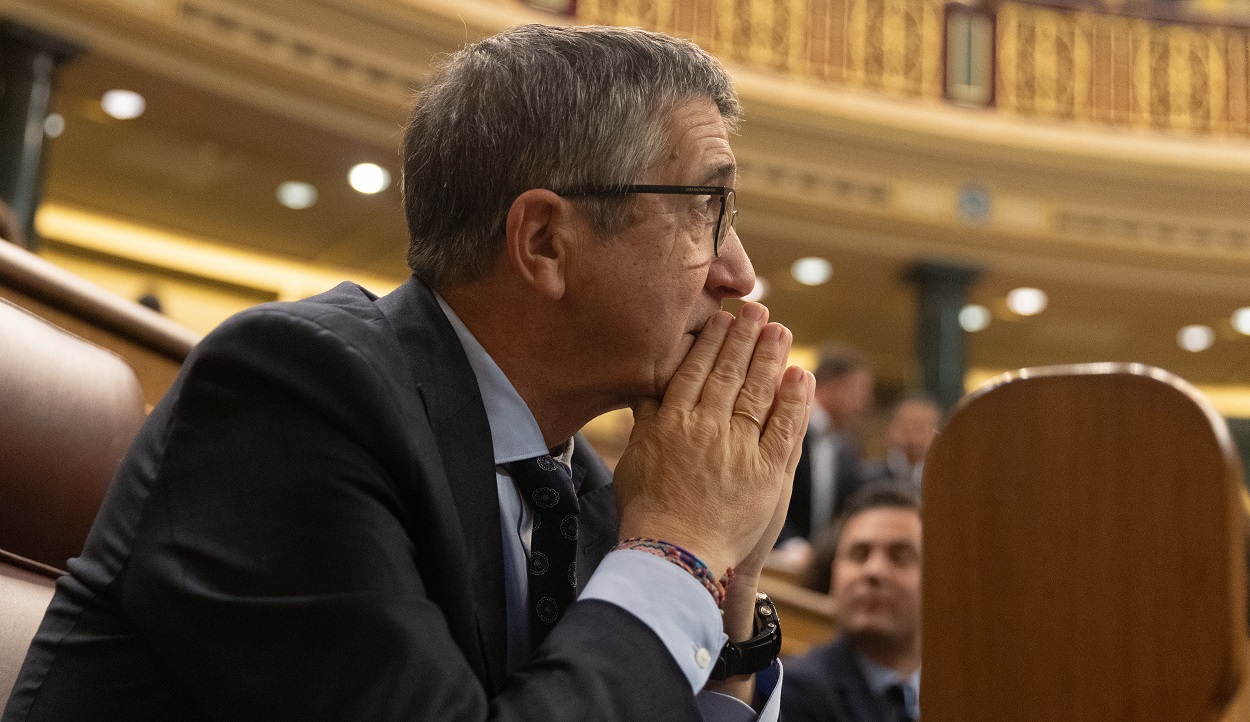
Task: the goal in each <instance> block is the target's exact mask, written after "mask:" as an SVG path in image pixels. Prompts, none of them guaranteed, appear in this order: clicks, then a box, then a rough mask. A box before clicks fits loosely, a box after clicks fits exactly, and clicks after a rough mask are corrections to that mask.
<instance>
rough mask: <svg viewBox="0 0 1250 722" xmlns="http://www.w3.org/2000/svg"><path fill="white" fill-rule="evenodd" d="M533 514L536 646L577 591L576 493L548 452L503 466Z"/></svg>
mask: <svg viewBox="0 0 1250 722" xmlns="http://www.w3.org/2000/svg"><path fill="white" fill-rule="evenodd" d="M504 468H506V469H507V470H508V473H509V474H511V475H512V480H513V481H514V482H515V483H516V485H517V488H518V489H520V491H521V495H522V496H523V497H525V500H526V501H527V502H528V503H529V505H530V508H531V509H532V510H533V512H534V533H533V536H532V538H531V539H530V563H529V588H530V589H529V612H530V645H531V647H533V648H537V647H538V645H539V644H541V643H542V641H543V640H544V639H546V638H547V634H548V633H549V632H550V631H551V630H552V628H554V627H555V625H556V622H558V621H560V617H561V616H563V614H564V610H566V609H568V607H569V605H570V604H572V603H573V600H574V598H575V597H576V591H577V572H576V569H575V560H576V557H577V492H576V490H575V489H574V488H573V479H572V477H571V476H570V475H569V471H568V469H566V468H565V467H564V465H563V464H561V463H560V462H558V461H556V460H555V459H553V458H551V456H550V455H547V454H544V455H542V456H536V457H534V458H532V459H521V460H520V461H513V462H511V463H508V464H504Z"/></svg>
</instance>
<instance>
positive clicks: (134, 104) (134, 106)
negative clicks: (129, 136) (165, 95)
mask: <svg viewBox="0 0 1250 722" xmlns="http://www.w3.org/2000/svg"><path fill="white" fill-rule="evenodd" d="M100 107H101V108H104V112H105V113H108V114H109V115H111V116H113V117H114V118H117V119H118V120H131V119H133V118H138V117H139V116H141V115H143V111H144V110H146V109H147V107H148V103H147V101H146V100H144V99H143V96H142V95H139V94H138V93H136V92H135V91H133V90H110V91H108V92H107V93H105V94H104V96H103V97H102V98H100Z"/></svg>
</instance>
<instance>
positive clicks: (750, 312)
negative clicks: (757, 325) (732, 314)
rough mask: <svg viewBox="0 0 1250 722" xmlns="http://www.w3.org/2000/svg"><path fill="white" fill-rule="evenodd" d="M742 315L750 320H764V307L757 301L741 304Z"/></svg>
mask: <svg viewBox="0 0 1250 722" xmlns="http://www.w3.org/2000/svg"><path fill="white" fill-rule="evenodd" d="M742 317H743V318H747V319H750V320H752V321H762V320H764V307H763V306H761V305H760V304H758V303H744V304H742Z"/></svg>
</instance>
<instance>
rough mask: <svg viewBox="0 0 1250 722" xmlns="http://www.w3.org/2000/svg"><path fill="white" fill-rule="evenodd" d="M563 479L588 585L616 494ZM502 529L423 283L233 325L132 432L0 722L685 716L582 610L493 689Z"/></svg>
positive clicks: (463, 379)
mask: <svg viewBox="0 0 1250 722" xmlns="http://www.w3.org/2000/svg"><path fill="white" fill-rule="evenodd" d="M575 464H576V466H577V472H578V473H579V474H584V479H583V481H582V484H581V494H580V496H581V498H582V502H581V504H582V510H583V511H582V523H581V525H580V528H581V529H582V534H581V535H580V537H581V538H580V539H579V545H580V548H579V550H578V551H579V559H578V565H577V566H578V570H579V571H581V570H583V569H584V570H586V572H585V574H586V575H587V576H588V575H589V572H590V570H591V569H592V568H593V566H594V565H595V564H597V563H598V561H599V560H600V559H601V558H602V556H603V555H604V554H605V553H606V551H607V550H608V549H609V548H610V547H611V546H612V544H613V543H615V541H616V529H615V524H616V521H615V502H614V499H613V492H612V489H611V486H610V483H609V475H608V472H607V470H606V468H604V467H603V465H602V463H600V462H598V461H597V458H596V457H594V456H593V453H590V454H588V453H586V451H585V449H579V453H578V454H577V455H576V456H575ZM500 526H501V525H500V518H499V504H498V500H497V492H496V480H495V467H494V455H493V453H492V446H491V440H490V430H489V426H488V424H487V420H486V413H485V410H484V408H483V406H482V401H481V398H480V395H479V392H478V387H477V383H476V380H475V378H474V376H473V372H472V370H471V368H470V366H469V364H468V361H467V359H466V358H465V355H464V352H463V350H462V349H461V347H460V344H459V342H458V340H457V339H456V336H455V333H454V332H453V330H452V328H451V326H450V324H448V322H447V320H446V318H445V317H444V316H443V314H442V312H441V310H440V309H439V308H438V305H437V302H436V301H435V299H434V296H433V294H432V293H431V292H430V291H429V290H428V289H427V288H426V287H425V286H423V285H422V284H421V283H419V282H417V281H415V280H410V281H409V282H408V283H407V284H405V285H404V286H402V287H401V288H400V289H398V290H397V291H395V292H394V293H392V294H391V295H389V296H387V297H385V298H381V299H377V298H376V297H374V296H372V295H371V294H369V293H368V292H367V291H364V290H363V289H361V288H359V287H357V286H355V285H352V284H343V285H340V286H338V287H337V288H335V289H333V290H331V291H329V292H327V293H325V294H322V295H321V296H318V297H316V298H313V299H309V300H307V301H301V302H298V303H275V304H266V305H264V306H260V307H257V308H255V309H252V310H249V311H246V312H244V313H242V314H239V315H237V316H235V317H234V318H232V319H230V320H228V321H227V322H225V323H224V324H222V326H221V328H220V329H218V330H217V331H215V332H214V333H212V334H211V335H209V336H208V338H206V339H205V340H204V341H203V342H202V343H201V344H200V345H199V346H198V347H197V348H196V350H195V351H194V353H193V354H192V355H191V357H190V358H189V359H188V360H187V362H186V364H185V365H184V368H183V372H182V374H181V375H180V377H179V379H178V381H177V382H176V383H175V384H174V386H173V388H172V389H171V390H170V391H169V393H168V394H167V395H166V396H165V398H164V399H163V400H162V401H161V403H160V404H159V405H158V406H157V408H156V409H155V410H154V411H153V413H152V415H151V417H150V418H149V419H148V422H147V424H146V425H145V426H144V428H143V430H142V431H141V432H140V434H139V436H138V438H137V440H136V441H135V443H134V445H133V446H132V448H131V450H130V452H129V453H128V455H127V456H126V459H125V460H124V462H123V465H122V469H121V471H120V473H119V476H118V478H117V480H116V481H115V483H114V485H113V486H112V488H111V489H110V491H109V493H108V496H107V498H106V499H105V501H104V504H103V507H102V508H101V511H100V513H99V516H98V517H97V519H96V522H95V526H94V527H93V528H92V531H91V534H90V537H89V538H88V540H87V544H86V548H85V549H84V551H83V554H82V556H81V557H79V558H78V559H75V560H73V561H71V562H70V565H69V568H70V573H69V574H68V575H67V576H65V577H64V578H62V579H61V580H60V582H59V583H58V585H57V592H56V596H55V598H54V599H53V601H52V604H51V606H50V607H49V610H48V613H47V615H46V617H45V619H44V622H43V625H42V626H41V627H40V629H39V632H38V634H37V635H36V637H35V641H34V643H33V644H32V647H31V650H30V652H29V654H28V656H27V658H26V662H25V664H24V666H23V668H22V672H21V675H20V678H19V680H18V682H17V685H16V687H15V691H14V694H13V696H12V698H11V700H10V703H9V705H8V708H7V710H6V712H5V716H4V718H3V719H4V722H17V721H18V720H76V719H126V720H157V719H160V720H166V719H196V720H199V719H220V720H227V719H229V720H237V719H256V720H261V719H266V720H267V719H300V720H312V719H366V720H400V719H404V720H452V719H457V720H459V719H474V720H476V719H486V718H488V717H489V718H490V719H518V718H523V719H542V720H562V719H568V720H584V719H592V718H593V719H604V720H654V719H692V720H693V719H698V713H697V710H696V708H695V707H694V697H693V695H692V694H691V691H690V686H689V683H688V682H687V681H686V679H685V677H684V676H683V675H682V673H681V671H680V670H679V668H678V666H677V664H676V662H675V661H674V660H673V659H672V657H671V655H670V654H669V652H668V651H667V650H666V649H665V647H664V646H663V644H662V643H661V641H660V640H659V638H658V637H657V636H656V635H655V634H654V633H653V632H652V631H651V630H650V629H649V628H647V627H646V626H645V625H643V624H642V623H641V622H640V621H639V620H638V619H637V618H635V617H634V616H633V615H631V614H629V613H627V612H625V611H624V610H622V609H620V608H619V607H616V606H614V605H612V604H609V603H606V602H602V601H594V600H587V601H584V602H578V603H576V604H574V605H573V606H572V607H571V608H570V609H569V611H568V614H567V616H566V617H565V618H564V620H562V622H561V623H560V624H559V625H558V627H557V629H556V630H555V631H554V632H552V634H551V635H550V636H549V637H548V638H547V640H546V642H545V643H544V644H543V646H542V647H540V649H539V650H538V651H537V652H536V654H535V656H534V657H533V658H532V659H531V660H530V662H529V663H527V664H526V665H525V666H524V667H522V669H521V670H519V671H518V672H517V673H516V674H514V675H512V676H510V677H507V675H506V671H505V668H504V664H505V648H506V641H505V638H506V630H505V596H504V581H503V553H502V546H501V528H500ZM583 562H584V563H585V566H583ZM584 582H585V579H583V580H582V583H584ZM605 630H611V631H610V633H605Z"/></svg>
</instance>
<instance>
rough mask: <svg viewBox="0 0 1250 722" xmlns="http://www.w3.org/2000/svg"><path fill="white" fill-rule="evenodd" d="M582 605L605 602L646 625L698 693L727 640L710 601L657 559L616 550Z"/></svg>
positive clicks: (689, 578) (696, 584)
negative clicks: (597, 600)
mask: <svg viewBox="0 0 1250 722" xmlns="http://www.w3.org/2000/svg"><path fill="white" fill-rule="evenodd" d="M578 598H579V599H601V600H603V601H605V602H611V603H612V604H615V605H617V606H618V607H621V608H622V609H624V610H625V611H627V612H629V613H631V614H633V615H634V616H635V617H638V619H640V620H642V622H643V624H646V625H647V626H648V627H650V628H651V631H653V632H655V633H656V635H657V636H658V637H659V638H660V641H662V642H663V643H664V646H665V647H666V648H668V651H669V653H670V654H672V655H673V659H674V660H675V661H676V662H677V666H678V667H680V668H681V671H682V673H683V674H685V675H686V679H687V680H688V681H689V682H690V688H691V690H693V691H695V692H698V691H699V690H701V689H703V685H705V684H707V680H708V677H710V676H711V674H712V667H713V666H714V665H715V664H716V659H717V658H718V657H719V656H720V650H721V647H724V646H725V642H726V640H728V639H729V637H728V636H727V635H726V634H725V632H724V630H723V628H722V627H723V624H722V622H721V614H720V610H719V609H717V607H716V602H714V601H713V600H712V595H711V594H709V593H708V591H707V589H706V588H704V586H703V585H702V584H701V583H700V582H699V580H697V579H695V578H694V577H693V576H691V574H690V573H689V572H687V571H686V570H684V569H682V568H681V567H679V566H677V565H676V564H673V563H672V562H670V561H666V560H664V559H661V558H660V557H657V556H655V555H654V554H648V553H647V552H642V551H638V550H636V549H618V550H617V551H614V552H612V553H610V554H608V555H607V556H606V557H604V558H603V561H602V562H601V563H600V564H599V568H598V569H596V570H595V573H594V574H593V575H591V577H590V581H589V582H587V584H586V588H585V589H584V590H583V591H582V593H581V595H580V596H579V597H578Z"/></svg>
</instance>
